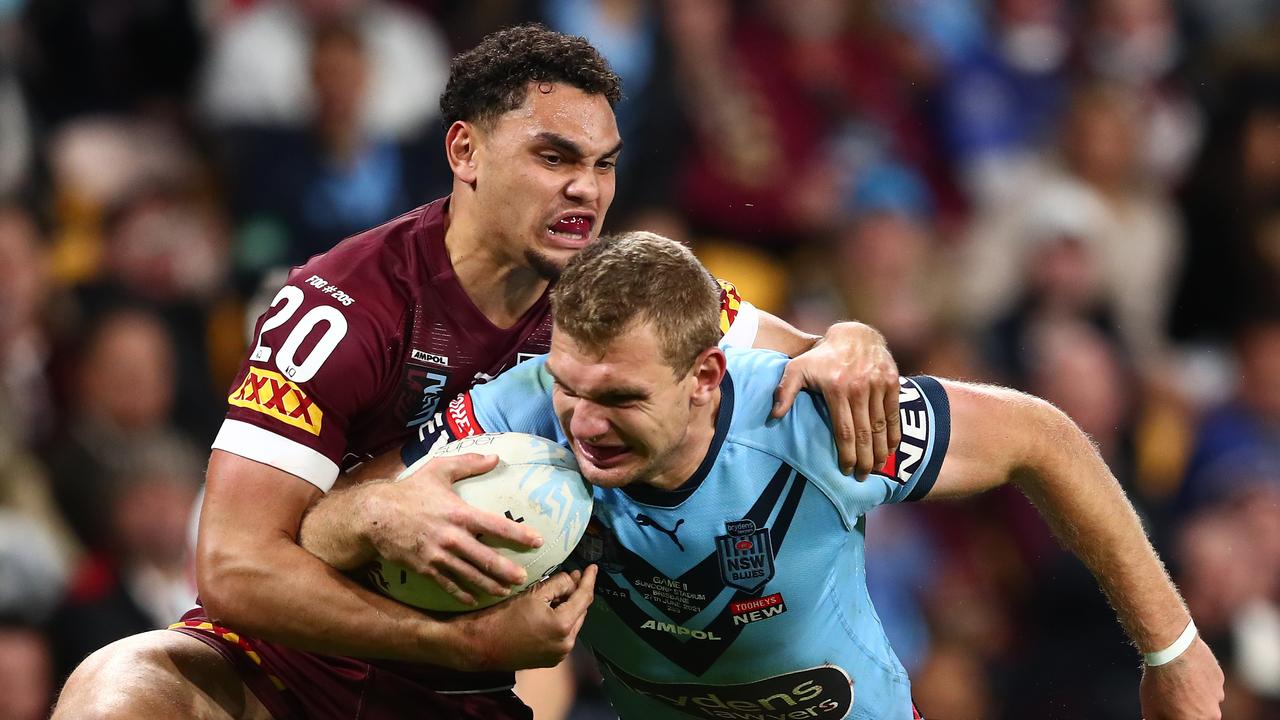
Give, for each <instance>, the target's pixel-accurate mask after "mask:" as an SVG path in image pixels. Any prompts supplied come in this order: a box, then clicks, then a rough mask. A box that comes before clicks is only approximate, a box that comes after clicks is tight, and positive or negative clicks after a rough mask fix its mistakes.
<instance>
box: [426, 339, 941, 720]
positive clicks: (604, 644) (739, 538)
mask: <svg viewBox="0 0 1280 720" xmlns="http://www.w3.org/2000/svg"><path fill="white" fill-rule="evenodd" d="M727 354H728V373H727V375H726V378H725V380H724V382H723V384H722V385H721V401H720V408H719V412H718V415H717V418H716V432H715V437H714V439H713V440H712V444H711V448H710V450H709V452H708V453H707V456H706V458H705V459H704V460H703V462H702V464H701V466H700V467H699V468H698V470H697V472H696V473H694V475H693V477H691V478H690V479H689V480H688V482H686V483H685V485H684V486H682V487H681V488H680V489H678V490H675V491H661V490H657V489H655V488H652V487H649V486H635V487H630V488H625V489H603V488H596V489H595V509H594V512H593V518H592V521H591V524H590V526H589V528H588V530H587V535H586V536H585V537H584V538H583V541H582V543H581V544H580V545H579V547H578V550H577V552H576V553H575V556H576V559H577V561H579V562H594V563H597V564H599V566H600V569H601V574H600V576H599V579H598V580H597V582H596V597H595V602H594V603H593V604H592V606H591V609H590V611H589V614H588V617H587V622H586V624H585V625H584V626H583V629H582V635H581V637H582V638H583V639H584V640H585V641H586V642H587V643H589V645H590V646H591V648H592V650H593V651H594V652H595V654H596V657H597V658H598V659H599V661H600V665H601V670H602V673H603V675H604V678H605V690H606V692H607V694H608V696H609V698H610V700H611V701H612V702H613V705H614V708H615V709H616V710H617V711H618V714H619V715H620V716H621V717H622V718H623V720H632V719H633V718H635V719H642V720H654V719H655V718H668V717H669V718H686V717H701V718H736V719H740V720H773V719H776V720H784V719H785V720H792V719H795V720H799V719H800V718H845V717H848V718H865V719H867V720H896V719H898V718H901V719H902V720H910V718H912V717H913V712H912V706H911V693H910V683H909V681H908V680H907V675H906V671H905V670H904V669H903V667H902V664H901V663H900V662H899V661H898V658H897V656H896V655H895V654H894V652H893V649H892V648H890V647H889V641H888V639H887V638H886V637H885V634H884V631H883V629H882V628H881V626H880V620H879V618H878V617H877V616H876V613H875V610H874V608H872V606H871V600H870V598H869V597H868V594H867V587H866V573H865V570H864V564H863V557H864V552H865V546H864V539H865V530H866V518H865V514H866V513H867V512H868V511H869V510H871V509H872V508H874V507H876V506H878V505H883V504H886V503H894V502H902V501H905V500H917V499H919V498H921V497H923V496H924V495H925V494H926V493H927V492H928V491H929V489H930V488H931V487H932V486H933V483H934V480H935V479H936V477H937V473H938V469H939V468H940V467H941V465H942V459H943V456H944V455H945V454H946V449H947V441H948V437H949V431H950V418H949V410H948V404H947V398H946V394H945V392H944V391H943V389H942V387H941V386H940V385H939V384H938V382H937V381H936V380H934V379H932V378H929V377H917V378H911V379H904V380H903V381H902V386H901V391H900V394H899V404H900V407H901V417H902V443H901V445H900V447H899V449H898V452H897V453H896V455H895V457H894V458H893V459H891V460H890V463H889V464H888V465H887V466H886V468H884V469H883V472H882V473H873V474H872V475H870V476H869V477H868V478H867V479H866V480H865V481H862V482H858V481H856V480H854V479H853V478H851V477H849V476H846V475H842V474H841V473H840V471H839V466H838V464H837V456H836V450H835V444H834V442H833V440H832V436H831V430H830V426H829V424H828V419H827V415H826V408H825V406H824V405H823V403H822V401H821V399H820V398H817V399H815V397H814V396H813V395H810V394H808V393H801V394H800V396H799V397H798V398H797V399H796V402H795V405H794V407H793V409H792V410H791V412H790V413H788V414H787V416H786V417H784V418H782V419H780V420H776V421H773V420H769V419H768V417H769V410H770V407H771V405H772V403H773V393H774V389H775V388H776V387H777V385H778V382H779V379H780V378H781V375H782V371H783V369H784V367H785V365H786V362H787V358H786V357H785V356H783V355H780V354H777V353H773V352H769V351H764V350H733V349H731V350H729V351H728V353H727ZM544 365H545V358H537V359H534V360H529V361H526V362H524V363H522V364H520V365H518V366H516V367H515V368H513V369H512V370H510V371H508V372H506V373H504V374H503V375H502V376H500V377H499V378H498V379H496V380H495V381H493V382H491V383H488V384H486V385H481V386H478V387H475V388H473V389H472V390H471V392H470V394H469V395H464V396H459V397H458V398H457V399H455V401H454V402H453V403H452V404H451V405H450V407H449V410H448V412H447V413H446V419H447V423H446V425H447V426H448V427H447V435H448V436H450V437H459V436H466V435H470V434H474V433H477V432H503V431H519V432H528V433H533V434H538V435H543V436H545V437H550V438H555V439H556V440H558V441H559V442H561V443H564V444H567V440H566V439H565V436H564V433H563V432H562V431H561V429H560V426H559V423H558V422H557V421H556V418H555V415H554V413H553V410H552V406H551V387H552V380H551V377H550V375H549V374H548V373H547V372H546V370H545V368H544ZM424 437H425V439H423V440H422V441H420V442H418V443H411V444H410V445H409V446H406V447H405V449H404V452H403V457H404V460H405V463H406V464H412V462H413V461H415V460H417V459H418V458H420V457H421V456H422V455H423V454H425V453H426V451H427V449H428V447H429V446H430V445H431V444H433V441H435V440H437V437H435V436H432V435H429V434H428V433H424Z"/></svg>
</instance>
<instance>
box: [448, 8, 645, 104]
mask: <svg viewBox="0 0 1280 720" xmlns="http://www.w3.org/2000/svg"><path fill="white" fill-rule="evenodd" d="M531 82H562V83H568V84H569V85H572V86H574V87H576V88H578V89H580V90H583V91H584V92H587V93H590V94H592V95H603V96H604V97H605V98H606V99H607V100H608V101H609V106H610V107H613V106H614V105H617V103H618V101H619V100H620V99H622V80H621V79H620V78H619V77H618V76H617V74H616V73H614V72H613V69H612V68H610V67H609V63H608V62H606V61H605V59H604V58H603V57H601V55H600V52H599V51H598V50H596V49H595V48H594V47H592V45H591V43H589V42H587V39H586V38H584V37H579V36H577V35H565V34H563V33H558V32H554V31H552V30H548V29H547V28H546V27H545V26H543V25H539V24H537V23H530V24H526V25H517V26H515V27H509V28H505V29H503V30H499V31H497V32H494V33H490V34H489V35H487V36H485V38H484V39H483V40H481V41H480V44H479V45H476V46H475V47H474V48H472V49H470V50H467V51H466V52H462V53H458V54H457V55H455V56H454V58H453V62H451V63H450V64H449V84H448V85H446V86H445V89H444V94H443V95H441V96H440V117H441V120H442V121H443V122H444V126H445V127H446V128H448V127H449V126H450V125H452V124H453V123H454V122H456V121H458V120H464V121H467V122H487V121H489V120H492V119H494V118H496V117H498V116H499V115H501V114H503V113H505V112H509V111H511V110H515V109H516V108H518V107H520V106H521V105H522V104H523V103H524V100H525V93H526V91H527V90H526V88H527V87H528V85H529V83H531Z"/></svg>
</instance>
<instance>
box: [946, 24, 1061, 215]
mask: <svg viewBox="0 0 1280 720" xmlns="http://www.w3.org/2000/svg"><path fill="white" fill-rule="evenodd" d="M990 13H991V21H990V25H989V32H988V34H987V37H986V42H985V43H983V44H982V45H980V46H978V47H977V48H975V49H973V50H971V51H970V52H969V53H968V54H967V55H965V56H963V57H961V58H960V59H958V60H956V61H955V62H953V63H952V64H951V65H949V66H948V67H947V68H946V69H945V72H944V74H943V80H942V87H941V113H940V121H939V122H940V126H941V127H940V131H941V133H942V135H943V137H944V138H945V141H946V144H947V146H948V148H949V149H950V153H951V157H952V158H953V160H954V162H955V165H956V172H957V175H958V177H957V180H958V182H959V184H960V186H961V187H963V188H964V189H965V191H966V193H967V194H968V196H969V198H970V199H971V200H972V201H973V202H974V204H975V205H977V206H979V207H984V206H988V205H991V204H993V203H997V204H1000V203H1005V202H1008V201H1009V200H1010V199H1011V198H1013V197H1014V196H1015V195H1016V194H1017V193H1018V192H1019V191H1020V190H1021V189H1022V187H1023V185H1024V183H1025V182H1026V180H1027V178H1028V177H1029V176H1034V173H1035V168H1036V165H1037V164H1038V162H1039V157H1040V154H1041V152H1042V151H1043V149H1044V147H1045V146H1046V145H1047V144H1048V143H1049V141H1050V139H1051V137H1052V131H1053V129H1054V126H1055V125H1056V124H1057V117H1058V113H1059V112H1061V109H1062V106H1063V103H1064V102H1065V99H1066V92H1067V85H1066V83H1067V65H1068V59H1069V55H1070V51H1071V34H1070V24H1069V23H1070V17H1069V13H1070V8H1069V3H1066V2H1063V1H1062V0H995V2H992V3H990Z"/></svg>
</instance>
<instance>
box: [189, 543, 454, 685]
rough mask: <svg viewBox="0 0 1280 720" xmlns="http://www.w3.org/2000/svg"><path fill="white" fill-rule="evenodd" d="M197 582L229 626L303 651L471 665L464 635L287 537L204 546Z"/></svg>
mask: <svg viewBox="0 0 1280 720" xmlns="http://www.w3.org/2000/svg"><path fill="white" fill-rule="evenodd" d="M202 560H203V562H202V563H201V568H200V573H199V576H200V577H199V580H200V583H199V584H200V595H201V601H202V603H203V604H204V607H205V610H206V611H207V612H208V613H209V614H210V616H212V617H213V618H215V619H216V620H218V621H219V622H221V623H222V624H225V625H227V626H228V627H230V628H232V629H235V630H238V631H241V632H244V633H246V634H248V635H251V636H253V637H258V638H262V639H264V640H269V641H272V642H278V643H282V644H285V645H290V646H292V647H297V648H301V649H304V650H312V651H317V652H323V653H328V654H335V655H350V656H355V657H369V658H388V659H398V660H413V661H418V662H431V663H434V664H439V665H445V666H449V667H456V668H459V669H470V668H471V667H472V665H473V664H474V662H475V658H473V657H471V655H472V654H473V653H472V648H471V644H470V643H469V638H468V637H467V635H466V633H464V632H462V629H461V628H459V627H455V625H454V624H452V623H449V622H448V621H442V620H437V619H435V618H432V617H430V616H428V615H426V614H424V613H421V612H418V611H416V610H414V609H412V608H410V607H408V606H405V605H401V604H400V603H397V602H394V601H392V600H390V599H388V598H385V597H382V596H380V595H378V594H376V593H374V592H372V591H369V590H367V589H365V588H362V587H360V586H359V585H357V584H355V583H354V582H352V581H351V580H350V579H348V578H347V577H345V576H343V575H342V574H341V573H339V572H338V571H336V570H334V569H333V568H331V567H329V566H327V565H325V564H324V563H323V562H322V561H320V560H319V559H317V558H316V557H314V556H313V555H311V554H310V553H309V552H307V551H306V550H304V549H303V548H301V547H299V546H297V545H295V544H294V543H293V542H292V541H291V540H290V539H288V538H283V537H282V538H280V539H279V540H278V541H274V542H272V543H266V544H262V545H258V546H255V547H254V548H253V549H252V551H249V550H248V549H247V548H230V549H229V550H228V551H225V552H210V553H208V554H206V556H205V557H204V558H202Z"/></svg>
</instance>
